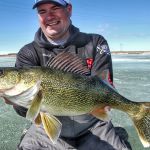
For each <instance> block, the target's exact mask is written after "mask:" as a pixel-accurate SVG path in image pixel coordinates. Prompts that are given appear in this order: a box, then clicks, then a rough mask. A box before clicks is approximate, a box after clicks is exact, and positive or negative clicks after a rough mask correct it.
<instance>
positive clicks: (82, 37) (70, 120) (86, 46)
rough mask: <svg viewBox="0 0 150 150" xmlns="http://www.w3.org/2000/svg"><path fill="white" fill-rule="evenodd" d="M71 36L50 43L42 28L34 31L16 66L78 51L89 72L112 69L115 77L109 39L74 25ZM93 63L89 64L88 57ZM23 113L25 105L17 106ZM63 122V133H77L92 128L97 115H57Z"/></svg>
mask: <svg viewBox="0 0 150 150" xmlns="http://www.w3.org/2000/svg"><path fill="white" fill-rule="evenodd" d="M70 33H71V37H70V38H69V40H68V41H67V42H66V43H65V44H64V45H59V46H55V45H52V44H50V42H49V41H48V40H47V39H46V37H45V36H44V34H43V33H42V31H41V29H39V30H38V31H37V33H36V34H35V39H34V41H33V42H32V43H29V44H27V45H25V46H24V47H23V48H21V50H20V51H19V53H18V55H17V60H16V67H22V66H47V62H48V61H49V60H50V59H51V58H53V57H55V56H56V55H57V54H58V53H60V52H62V51H69V52H71V53H75V54H77V55H78V56H79V57H81V58H82V59H83V64H84V65H87V66H88V68H89V69H90V72H91V73H90V75H99V74H100V72H101V71H103V70H105V69H109V72H110V76H109V80H111V81H113V74H112V60H111V54H110V51H109V47H108V44H107V41H106V40H105V39H104V38H103V37H102V36H100V35H97V34H86V33H82V32H80V31H79V29H78V28H76V27H74V26H73V25H71V26H70ZM89 60H90V61H92V62H93V63H92V64H91V63H90V64H88V61H89ZM15 110H16V111H17V113H18V114H20V115H21V116H25V114H26V111H27V110H26V109H25V108H23V107H15ZM58 118H59V120H60V121H61V122H62V125H63V126H62V132H61V136H63V137H77V136H79V135H81V134H83V133H84V132H86V131H87V129H89V128H91V127H92V126H93V125H94V124H95V123H96V122H98V119H96V118H95V117H93V116H92V115H81V116H74V117H58Z"/></svg>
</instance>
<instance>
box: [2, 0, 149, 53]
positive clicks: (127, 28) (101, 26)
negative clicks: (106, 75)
mask: <svg viewBox="0 0 150 150" xmlns="http://www.w3.org/2000/svg"><path fill="white" fill-rule="evenodd" d="M71 2H72V5H73V15H72V22H73V24H74V25H75V26H77V27H79V28H80V30H81V31H83V32H87V33H98V34H101V35H103V36H104V37H105V38H106V40H107V41H108V44H109V47H110V49H111V51H114V50H122V51H123V50H146V51H147V50H150V9H149V7H150V0H125V1H121V0H114V1H112V0H89V1H86V0H71ZM33 3H34V0H25V1H22V0H13V1H12V0H5V1H0V53H11V52H18V51H19V49H20V48H21V47H22V46H24V45H25V44H27V43H29V42H31V41H32V40H33V38H34V34H35V32H36V31H37V29H38V27H39V24H38V19H37V15H36V11H35V10H32V5H33Z"/></svg>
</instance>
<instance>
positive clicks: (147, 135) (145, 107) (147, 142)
mask: <svg viewBox="0 0 150 150" xmlns="http://www.w3.org/2000/svg"><path fill="white" fill-rule="evenodd" d="M139 107H140V108H139V109H137V110H136V111H137V112H136V113H134V115H132V116H131V118H132V120H133V122H134V125H135V128H136V130H137V132H138V135H139V138H140V140H141V142H142V144H143V146H144V147H150V102H141V103H140V105H139Z"/></svg>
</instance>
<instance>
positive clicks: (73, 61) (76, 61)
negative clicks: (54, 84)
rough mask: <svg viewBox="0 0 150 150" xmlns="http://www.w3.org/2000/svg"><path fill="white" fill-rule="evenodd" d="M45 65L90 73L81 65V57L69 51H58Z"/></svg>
mask: <svg viewBox="0 0 150 150" xmlns="http://www.w3.org/2000/svg"><path fill="white" fill-rule="evenodd" d="M47 67H50V68H53V69H58V70H62V71H65V72H71V73H77V74H81V75H88V74H90V70H89V69H88V68H87V67H86V66H84V65H83V61H82V59H81V58H79V57H78V56H77V55H74V54H72V53H70V52H61V53H59V54H58V55H57V56H55V57H54V58H53V59H51V60H50V61H49V62H48V63H47Z"/></svg>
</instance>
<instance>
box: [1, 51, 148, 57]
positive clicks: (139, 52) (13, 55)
mask: <svg viewBox="0 0 150 150" xmlns="http://www.w3.org/2000/svg"><path fill="white" fill-rule="evenodd" d="M143 53H148V54H150V51H111V54H143ZM16 55H17V53H9V54H0V57H16Z"/></svg>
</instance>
